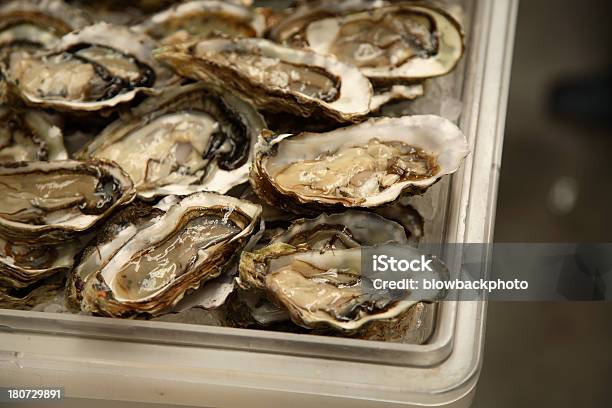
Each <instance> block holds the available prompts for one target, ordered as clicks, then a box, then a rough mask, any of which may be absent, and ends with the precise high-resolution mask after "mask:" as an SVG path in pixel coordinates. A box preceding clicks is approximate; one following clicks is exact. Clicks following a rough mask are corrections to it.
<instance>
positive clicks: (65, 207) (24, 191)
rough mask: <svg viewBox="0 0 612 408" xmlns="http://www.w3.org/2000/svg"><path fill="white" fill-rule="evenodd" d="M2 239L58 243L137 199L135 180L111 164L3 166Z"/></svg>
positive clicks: (0, 177)
mask: <svg viewBox="0 0 612 408" xmlns="http://www.w3.org/2000/svg"><path fill="white" fill-rule="evenodd" d="M0 195H1V196H2V197H3V199H2V200H1V201H0V235H2V236H3V237H4V238H5V239H7V240H9V241H11V242H12V243H37V244H41V243H51V244H53V243H58V242H62V241H64V240H66V239H68V238H72V237H74V236H76V235H77V234H79V233H82V232H84V231H86V230H88V229H89V228H91V227H92V226H94V225H95V224H96V223H98V222H99V221H100V220H101V219H102V218H104V217H106V216H107V215H108V214H109V213H110V212H111V211H113V210H114V209H116V208H118V207H121V206H123V205H125V204H127V203H129V202H130V201H132V199H133V198H134V195H135V191H134V188H133V184H132V181H131V180H130V178H129V176H128V175H127V174H125V173H124V172H123V170H121V169H120V168H119V167H117V166H116V165H115V164H113V163H109V162H105V161H88V162H79V161H72V160H66V161H54V162H19V163H11V164H8V163H6V164H0Z"/></svg>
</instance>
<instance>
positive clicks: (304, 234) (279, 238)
mask: <svg viewBox="0 0 612 408" xmlns="http://www.w3.org/2000/svg"><path fill="white" fill-rule="evenodd" d="M266 231H267V228H266ZM386 242H394V243H398V244H407V243H408V238H407V236H406V232H405V230H404V228H403V227H402V226H401V225H399V224H397V223H395V222H393V221H390V220H387V219H385V218H383V217H381V216H379V215H377V214H374V213H371V212H365V211H356V210H349V211H345V212H343V213H339V214H321V215H320V216H318V217H317V218H314V219H299V220H296V221H294V222H293V223H292V224H291V225H290V226H289V227H288V228H286V229H285V230H284V231H282V232H280V233H277V234H276V235H275V236H274V237H272V239H271V240H268V242H267V245H268V246H273V247H274V246H275V245H278V244H281V243H283V244H289V245H292V246H294V247H296V248H300V249H308V250H317V251H319V252H320V253H324V252H326V251H336V250H338V249H347V248H357V247H360V246H364V245H376V244H382V243H386ZM262 251H265V249H263V250H262ZM243 269H244V268H243ZM251 279H257V276H255V275H252V274H249V273H246V274H245V273H242V275H241V276H240V278H239V279H238V283H239V285H240V286H241V287H242V288H243V289H245V291H248V293H247V292H245V291H242V292H241V293H240V296H239V297H240V301H241V302H242V303H244V305H245V306H246V308H247V310H248V313H247V314H248V316H244V319H246V321H247V322H248V321H249V320H254V321H255V322H256V323H257V324H259V325H264V326H267V325H270V324H276V323H278V322H282V321H286V320H288V319H289V317H288V315H287V313H286V312H285V311H284V310H283V309H282V308H279V307H278V306H276V305H274V304H271V303H270V302H269V301H267V300H266V299H265V294H261V293H257V291H255V293H254V292H253V291H252V290H250V291H249V289H252V288H258V289H261V288H262V285H263V283H262V282H257V281H255V282H253V281H252V280H251ZM262 297H263V298H262ZM244 319H241V320H244Z"/></svg>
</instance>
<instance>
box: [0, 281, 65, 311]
mask: <svg viewBox="0 0 612 408" xmlns="http://www.w3.org/2000/svg"><path fill="white" fill-rule="evenodd" d="M63 286H64V282H63V276H62V275H60V274H56V275H53V276H50V277H49V278H47V279H43V280H42V281H39V282H37V283H36V284H34V285H32V286H28V287H27V288H23V289H14V288H2V287H0V309H17V310H32V309H33V308H36V307H39V306H40V305H42V304H44V303H46V302H51V301H52V300H53V299H54V298H55V297H56V296H57V294H58V293H59V292H60V291H61V290H62V288H63Z"/></svg>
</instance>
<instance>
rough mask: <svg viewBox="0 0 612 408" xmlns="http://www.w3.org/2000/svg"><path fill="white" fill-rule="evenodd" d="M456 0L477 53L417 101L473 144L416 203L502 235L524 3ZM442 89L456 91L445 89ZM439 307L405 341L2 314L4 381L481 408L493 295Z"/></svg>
mask: <svg viewBox="0 0 612 408" xmlns="http://www.w3.org/2000/svg"><path fill="white" fill-rule="evenodd" d="M449 3H451V4H450V5H449V7H451V11H453V12H455V13H458V14H459V17H460V18H461V19H462V20H463V23H464V26H465V29H466V34H467V37H466V41H467V52H466V55H465V57H464V59H463V61H462V63H461V64H460V66H459V67H458V69H457V70H456V71H455V72H454V73H453V74H452V75H450V76H447V77H444V78H440V79H438V80H435V81H432V83H431V84H429V86H430V87H431V88H430V89H429V91H430V93H429V96H428V98H426V99H425V100H423V101H420V102H419V104H420V105H419V104H415V105H416V107H415V108H414V109H416V110H417V111H418V110H421V111H420V113H438V114H441V115H443V116H447V117H450V116H456V115H457V114H458V113H459V112H460V114H461V115H460V119H459V124H460V127H461V128H462V129H463V130H464V132H465V134H466V135H467V137H468V140H469V143H470V146H471V150H472V153H471V154H470V156H469V157H468V159H467V160H466V162H465V164H464V165H463V167H462V168H461V170H460V171H459V172H458V173H456V174H455V175H454V176H453V177H452V178H450V179H448V180H445V181H444V182H441V183H438V184H437V185H436V186H435V188H434V189H432V191H431V192H429V193H427V195H426V196H425V197H424V198H422V199H420V200H423V202H422V203H421V204H418V203H417V206H421V207H423V208H425V209H429V210H426V211H423V210H422V212H424V213H423V214H422V215H424V217H425V218H426V225H427V230H426V234H427V235H426V236H427V237H428V240H429V241H435V242H440V241H444V242H457V243H461V242H471V243H478V242H490V240H491V239H492V229H493V223H494V218H495V217H494V216H495V203H496V193H497V181H498V172H499V165H500V159H501V149H502V140H503V129H504V121H505V113H506V99H507V89H508V83H509V74H510V65H511V56H512V46H513V38H514V20H515V16H516V8H517V1H516V0H499V1H488V0H464V1H452V2H449ZM438 91H442V92H444V94H445V95H446V96H447V97H450V99H449V98H444V99H439V98H438V99H436V93H437V92H438ZM441 101H445V102H441ZM448 101H450V102H448ZM436 109H438V110H439V112H433V111H432V110H436ZM425 111H427V112H425ZM451 119H454V118H452V117H451ZM455 261H456V262H461V260H460V259H456V260H455ZM483 261H486V259H484V260H483ZM451 267H452V265H451ZM436 309H437V310H436ZM428 310H429V309H428ZM431 312H435V316H434V317H435V319H432V322H434V324H433V327H432V328H433V332H432V334H431V336H429V339H428V341H427V342H425V344H403V343H386V342H379V341H366V340H357V339H346V338H340V337H325V336H314V335H303V334H291V333H281V332H268V331H258V330H246V329H234V328H224V327H214V326H202V325H193V324H182V323H168V322H160V321H134V320H120V319H108V318H101V317H91V316H84V315H71V314H54V313H44V312H23V311H14V310H0V368H1V370H0V385H2V386H22V387H23V386H32V387H33V386H45V387H50V386H61V387H64V388H65V391H66V395H67V397H69V398H88V399H108V398H112V399H115V400H122V401H134V402H144V403H163V404H169V405H173V404H177V405H189V406H206V407H212V406H214V407H242V406H249V407H254V408H255V407H276V406H278V407H284V406H291V407H293V408H298V407H311V406H316V405H317V404H318V405H319V406H333V407H351V408H356V407H366V406H367V407H371V406H376V407H414V406H423V405H427V406H453V407H462V406H469V404H470V402H471V396H472V395H473V392H474V390H475V386H476V382H477V379H478V374H479V370H480V364H481V357H482V347H483V335H484V323H485V313H486V305H485V304H484V303H483V302H476V301H458V302H444V303H443V304H440V305H438V306H437V307H436V308H431V310H430V311H429V312H428V313H431Z"/></svg>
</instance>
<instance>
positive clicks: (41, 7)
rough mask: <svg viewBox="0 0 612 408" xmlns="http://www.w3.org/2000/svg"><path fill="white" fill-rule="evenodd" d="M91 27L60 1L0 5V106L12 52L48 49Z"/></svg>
mask: <svg viewBox="0 0 612 408" xmlns="http://www.w3.org/2000/svg"><path fill="white" fill-rule="evenodd" d="M91 23H92V22H91V19H90V18H89V17H88V16H87V15H86V14H85V13H83V12H81V11H80V10H78V9H77V8H74V7H71V6H69V5H67V4H65V3H64V2H63V1H62V0H14V1H9V2H5V3H4V4H2V5H0V103H2V102H3V101H4V100H5V99H7V96H6V83H5V80H4V77H5V73H4V71H5V70H6V66H7V64H9V63H10V56H11V54H12V53H13V52H16V51H27V52H31V51H36V50H39V49H48V48H51V47H53V46H54V45H55V44H56V43H57V42H58V41H59V39H60V38H61V37H62V36H63V35H65V34H68V33H69V32H71V31H73V30H75V29H77V28H81V27H85V26H87V25H89V24H91Z"/></svg>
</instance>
